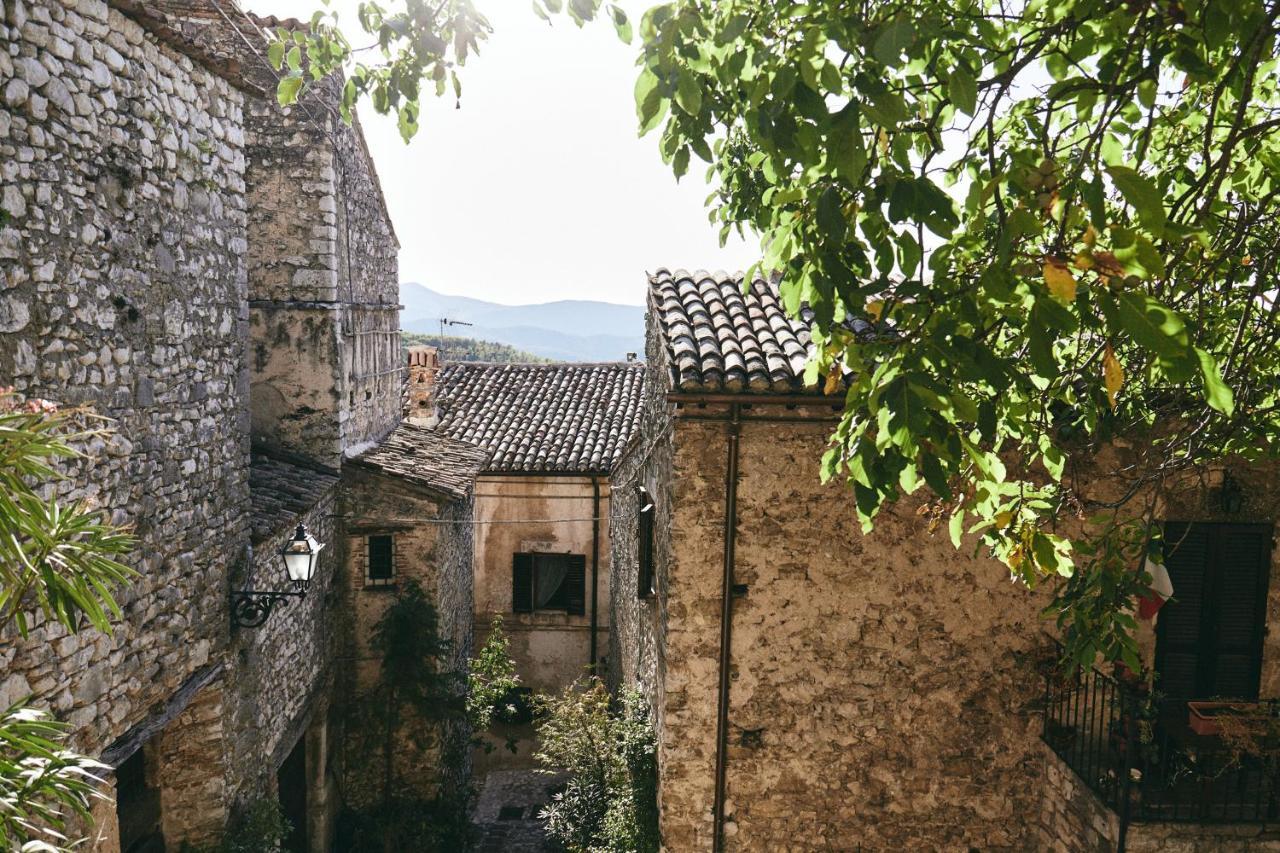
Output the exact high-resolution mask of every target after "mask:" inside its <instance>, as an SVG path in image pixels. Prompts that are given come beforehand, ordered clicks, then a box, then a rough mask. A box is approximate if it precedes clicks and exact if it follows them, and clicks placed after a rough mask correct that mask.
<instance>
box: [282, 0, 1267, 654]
mask: <svg viewBox="0 0 1280 853" xmlns="http://www.w3.org/2000/svg"><path fill="white" fill-rule="evenodd" d="M446 5H449V4H446ZM534 5H535V8H536V10H537V11H538V12H539V13H540V14H542V13H547V12H556V11H561V9H562V4H561V3H560V2H558V0H540V2H537V3H535V4H534ZM422 6H423V4H420V3H418V4H415V3H406V4H405V9H407V10H408V11H406V12H404V13H403V14H402V15H400V16H399V17H395V18H394V19H392V18H386V17H384V18H382V19H381V21H382V23H381V25H380V27H379V29H378V32H379V35H380V40H381V41H382V43H383V49H384V54H383V58H384V59H385V64H384V65H383V66H382V68H383V70H384V71H386V72H387V73H388V74H390V75H391V77H390V78H388V79H396V80H398V81H399V80H404V79H405V75H406V74H408V75H409V76H412V74H413V72H414V71H415V66H414V65H412V64H406V63H405V62H403V61H401V59H400V58H399V55H398V54H396V53H394V52H387V51H388V50H389V46H390V45H393V44H399V43H401V42H406V43H407V42H411V41H413V40H414V39H415V38H420V37H422V36H424V35H428V34H430V33H432V32H435V31H434V30H433V29H432V27H433V26H435V25H436V23H438V22H428V23H427V24H426V25H420V22H421V20H422V19H421V18H420V16H416V15H415V13H414V9H421V8H422ZM397 8H399V7H397ZM600 9H601V4H600V3H599V2H598V0H573V2H570V4H569V7H568V12H569V14H570V15H571V16H572V17H573V19H574V20H576V21H578V22H582V21H584V20H587V19H590V18H592V17H593V16H595V15H596V14H597V13H598V12H599V11H600ZM1278 17H1280V3H1277V2H1276V0H1215V2H1205V0H1130V2H1124V3H1113V2H1106V0H1062V2H1048V0H1031V2H1025V3H1019V4H1014V5H1009V4H1006V3H998V2H995V0H927V2H916V3H901V2H887V3H877V4H857V3H846V2H841V0H811V1H810V2H803V3H802V2H770V3H761V2H758V0H718V2H714V3H712V2H706V0H674V2H667V3H662V4H660V5H657V6H654V7H653V8H652V9H650V10H649V11H648V12H647V13H646V14H645V15H644V17H643V18H642V20H641V21H640V24H639V27H638V33H639V36H640V39H641V43H642V44H641V56H640V74H639V79H638V81H637V84H636V101H637V109H638V114H639V123H640V126H641V129H642V131H644V132H653V133H655V134H656V136H657V141H658V148H659V152H660V154H661V156H662V158H663V159H664V160H665V161H666V162H667V163H669V164H670V166H671V169H672V171H673V173H674V174H675V175H676V176H677V177H680V176H683V175H684V174H686V173H687V172H688V171H689V169H690V168H692V167H693V164H694V163H696V162H698V161H701V162H702V163H703V164H705V165H704V168H705V169H706V170H707V173H708V176H709V178H710V180H711V181H712V183H713V184H714V187H715V189H714V192H713V193H712V195H711V196H710V198H709V199H708V204H709V207H710V215H711V218H712V220H713V222H715V223H717V224H718V225H719V226H720V228H721V232H722V234H723V235H726V236H727V235H728V234H729V233H730V232H731V231H733V230H735V229H740V230H742V231H745V232H754V233H756V234H759V235H760V236H761V239H762V242H761V246H762V261H761V263H760V265H759V266H758V267H757V270H758V271H760V272H763V273H767V274H773V275H776V276H777V277H778V281H779V288H780V290H781V294H782V297H783V301H784V303H785V306H786V308H787V310H788V311H789V312H790V313H791V314H792V315H793V316H799V315H800V312H801V311H802V309H806V310H807V312H808V313H806V314H805V316H806V318H807V319H808V320H810V322H811V325H812V329H813V336H814V344H815V357H814V358H813V360H812V361H811V363H810V364H809V366H808V370H807V374H806V378H807V380H808V381H809V382H810V383H812V384H813V385H815V386H821V387H822V388H823V389H824V390H825V391H826V392H828V393H829V394H840V395H843V398H844V401H845V406H844V412H843V415H842V417H841V419H840V422H839V425H838V427H837V428H836V429H835V431H834V434H833V436H832V442H831V447H830V450H829V451H828V452H827V453H826V455H825V457H824V458H823V460H822V465H821V471H822V475H823V476H824V477H825V478H829V479H839V480H842V481H844V482H845V483H847V485H848V487H849V488H850V489H851V490H852V492H853V494H854V496H855V498H856V513H857V516H858V521H859V522H860V523H861V525H862V526H863V527H864V528H865V529H867V530H871V529H872V528H873V527H874V525H875V520H876V517H877V516H878V515H879V513H880V512H881V511H882V510H883V509H884V507H885V506H887V505H889V504H892V503H893V502H895V501H897V500H898V499H899V498H900V497H902V496H903V495H906V494H913V493H916V492H923V493H926V494H928V495H929V496H930V497H929V502H930V503H931V507H930V513H931V515H932V516H933V517H934V518H935V519H937V520H938V521H939V522H940V523H941V522H944V521H945V523H946V525H947V527H948V528H949V530H950V535H951V537H952V539H953V540H954V541H955V542H956V544H957V546H959V545H960V544H961V543H962V541H963V540H965V539H966V537H970V538H971V539H972V538H976V540H977V541H978V542H980V544H981V547H983V548H985V549H986V551H987V552H988V553H990V554H992V555H994V556H995V557H997V558H998V559H1000V560H1001V561H1003V562H1004V563H1005V564H1006V565H1007V566H1008V568H1009V570H1010V572H1011V573H1012V575H1013V576H1014V577H1015V578H1016V579H1018V580H1020V581H1022V582H1023V583H1025V584H1027V585H1028V586H1037V585H1039V584H1041V583H1044V582H1046V581H1052V582H1053V588H1054V590H1055V595H1054V598H1053V603H1052V605H1051V606H1050V607H1049V613H1050V614H1051V615H1053V616H1054V617H1055V618H1056V619H1057V620H1058V622H1059V624H1060V625H1061V627H1062V628H1063V629H1064V636H1065V639H1066V648H1067V651H1068V656H1069V657H1070V658H1071V659H1073V660H1075V661H1077V662H1081V663H1083V662H1086V661H1090V660H1092V659H1093V658H1094V657H1095V656H1096V655H1098V654H1102V655H1104V656H1106V657H1109V658H1123V659H1124V660H1125V661H1126V662H1127V663H1128V664H1129V665H1130V666H1134V665H1136V663H1137V661H1136V647H1135V643H1134V640H1133V638H1132V629H1133V627H1134V624H1133V620H1132V618H1131V617H1130V615H1129V614H1128V612H1127V611H1128V607H1129V605H1130V603H1131V602H1132V600H1133V597H1134V595H1135V594H1136V593H1137V592H1138V591H1139V590H1141V589H1143V588H1144V587H1145V586H1146V585H1147V584H1148V583H1149V582H1150V578H1149V576H1148V575H1147V574H1146V572H1145V570H1144V565H1145V558H1146V557H1147V556H1152V557H1154V558H1157V559H1158V558H1159V555H1160V553H1161V546H1160V542H1159V536H1160V528H1159V526H1158V524H1157V523H1156V517H1155V516H1156V508H1157V506H1158V505H1159V499H1160V497H1161V495H1162V493H1164V492H1165V491H1167V490H1168V489H1169V487H1170V484H1171V483H1174V482H1176V481H1178V480H1179V479H1180V478H1183V477H1185V476H1186V475H1187V474H1188V473H1189V472H1191V473H1195V472H1203V471H1204V469H1205V468H1206V466H1208V465H1210V464H1212V463H1214V462H1215V461H1216V460H1221V459H1224V458H1231V457H1238V458H1241V459H1244V460H1257V459H1259V458H1264V457H1266V458H1272V457H1274V456H1275V452H1276V439H1277V432H1278V430H1280V420H1278V419H1277V414H1278V413H1280V399H1278V398H1277V391H1276V388H1277V384H1278V383H1277V379H1280V376H1278V375H1277V374H1278V373H1280V358H1277V355H1276V353H1277V346H1276V344H1277V341H1278V340H1280V323H1278V322H1277V300H1276V295H1277V293H1276V286H1275V282H1276V269H1277V259H1278V256H1277V247H1280V239H1278V238H1280V222H1278V219H1277V213H1278V212H1280V211H1278V203H1277V199H1278V197H1280V184H1278V181H1280V91H1278V89H1277V86H1278V81H1280V75H1278V74H1277V18H1278ZM463 20H465V17H464V19H463ZM620 20H621V19H617V20H616V21H615V22H618V21H620ZM372 22H373V21H372V20H370V21H368V22H367V23H372ZM619 32H620V33H621V34H622V35H623V36H624V37H628V36H629V35H630V24H629V22H624V23H620V25H619ZM455 34H456V33H455ZM320 38H321V39H322V41H323V36H321V37H320ZM433 43H434V42H433ZM307 44H308V45H309V46H311V45H312V44H313V42H311V41H308V42H307ZM330 56H334V54H330ZM333 67H335V66H333V65H321V66H317V68H318V69H319V70H321V71H323V70H325V69H331V68H333ZM425 67H426V66H424V68H425ZM430 71H431V75H430V76H432V77H436V76H438V74H439V72H438V71H436V70H435V66H431V67H430ZM397 75H398V76H397ZM365 76H366V77H367V73H365ZM361 91H362V89H361V88H360V86H359V85H357V86H356V87H355V88H354V89H352V88H351V87H350V86H349V87H348V93H349V94H350V96H351V97H352V98H354V97H356V96H358V95H359V94H360V92H361ZM404 91H405V90H404V89H403V88H402V89H401V92H402V94H403V93H404ZM408 91H409V92H411V93H414V92H416V90H415V89H413V87H412V86H410V87H409V88H408ZM282 94H287V92H284V91H282ZM406 97H407V96H406ZM375 106H376V107H378V108H379V109H399V110H400V111H401V115H402V128H403V127H404V115H403V113H404V110H405V109H406V108H407V107H408V102H406V101H403V100H401V101H397V100H396V99H394V98H391V97H386V98H381V99H377V98H375ZM411 118H412V119H413V121H415V122H416V108H414V109H413V110H411ZM407 135H408V134H406V136H407ZM1106 445H1112V446H1117V445H1120V446H1132V447H1133V448H1134V450H1133V451H1132V452H1128V453H1125V454H1123V455H1122V456H1121V457H1119V461H1116V462H1103V461H1099V460H1100V457H1099V453H1098V452H1099V450H1100V449H1102V448H1103V447H1104V446H1106ZM1107 480H1110V481H1111V483H1109V484H1108V485H1109V486H1110V488H1109V490H1108V494H1107V495H1105V496H1102V495H1099V494H1097V493H1095V492H1091V491H1090V490H1089V489H1087V488H1085V487H1084V484H1086V483H1098V482H1100V481H1107Z"/></svg>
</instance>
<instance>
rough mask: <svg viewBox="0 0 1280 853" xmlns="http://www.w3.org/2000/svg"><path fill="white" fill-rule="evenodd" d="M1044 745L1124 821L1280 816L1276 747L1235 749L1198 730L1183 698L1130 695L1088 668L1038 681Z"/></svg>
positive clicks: (1239, 820) (1249, 820)
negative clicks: (1041, 693) (1042, 691)
mask: <svg viewBox="0 0 1280 853" xmlns="http://www.w3.org/2000/svg"><path fill="white" fill-rule="evenodd" d="M1041 736H1042V737H1043V739H1044V741H1045V743H1046V744H1047V745H1048V746H1049V748H1050V749H1051V750H1052V751H1053V752H1054V753H1055V754H1056V755H1057V756H1058V758H1060V759H1061V760H1062V762H1063V763H1065V764H1066V765H1067V766H1068V767H1069V768H1070V769H1071V770H1072V771H1073V772H1074V773H1075V775H1076V776H1078V777H1079V778H1080V780H1081V781H1082V782H1083V784H1084V785H1086V786H1087V787H1088V788H1089V789H1090V790H1091V791H1092V792H1093V793H1094V794H1095V795H1096V796H1097V798H1098V799H1099V800H1100V801H1101V802H1102V803H1103V804H1104V805H1105V806H1106V807H1107V808H1109V809H1111V810H1112V811H1113V812H1115V814H1116V815H1118V816H1119V820H1120V826H1121V828H1122V829H1121V835H1122V836H1123V833H1124V829H1123V828H1124V827H1127V826H1128V824H1130V823H1157V822H1162V823H1196V824H1226V823H1230V824H1261V823H1268V822H1275V821H1277V819H1280V790H1278V789H1280V746H1278V747H1277V748H1275V749H1270V748H1267V749H1262V750H1260V751H1257V752H1252V751H1242V750H1241V749H1240V748H1239V746H1238V741H1234V742H1233V741H1231V740H1229V739H1227V738H1224V737H1221V736H1213V735H1201V734H1197V733H1196V732H1194V731H1193V730H1192V729H1191V727H1190V726H1189V724H1188V711H1187V702H1186V700H1185V699H1183V700H1171V699H1163V698H1162V699H1160V700H1159V701H1156V700H1153V699H1152V698H1151V697H1149V696H1146V695H1143V694H1141V693H1140V692H1138V691H1137V690H1136V689H1135V688H1134V687H1133V686H1130V685H1129V684H1126V683H1122V682H1120V681H1118V680H1117V679H1115V678H1113V677H1111V676H1109V675H1106V674H1105V673H1103V672H1100V671H1098V670H1096V669H1091V670H1088V671H1081V672H1079V673H1077V674H1076V675H1075V676H1067V677H1063V676H1061V675H1058V674H1051V675H1050V676H1049V677H1048V678H1047V679H1046V682H1045V716H1044V726H1043V729H1042V732H1041Z"/></svg>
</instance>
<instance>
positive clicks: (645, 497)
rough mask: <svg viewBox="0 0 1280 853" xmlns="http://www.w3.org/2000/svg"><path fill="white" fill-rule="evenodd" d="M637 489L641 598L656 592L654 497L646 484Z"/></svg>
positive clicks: (637, 532) (639, 591)
mask: <svg viewBox="0 0 1280 853" xmlns="http://www.w3.org/2000/svg"><path fill="white" fill-rule="evenodd" d="M636 491H637V500H636V506H637V507H638V516H639V517H638V520H637V525H636V528H637V529H636V539H637V542H638V544H639V555H638V556H639V560H638V565H639V569H638V575H639V577H638V581H639V587H638V588H637V590H636V592H637V593H638V594H639V596H640V597H641V598H648V597H649V596H651V595H653V594H654V592H655V590H654V588H653V518H654V509H653V499H652V498H651V497H650V495H649V490H648V489H646V488H645V487H644V486H640V487H638V488H637V490H636Z"/></svg>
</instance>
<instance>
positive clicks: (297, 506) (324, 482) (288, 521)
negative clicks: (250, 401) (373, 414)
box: [249, 453, 338, 542]
mask: <svg viewBox="0 0 1280 853" xmlns="http://www.w3.org/2000/svg"><path fill="white" fill-rule="evenodd" d="M337 484H338V475H337V474H336V473H335V472H333V471H327V470H320V469H317V468H309V467H304V466H301V465H295V464H293V463H292V462H285V461H284V460H283V459H276V458H274V457H271V456H266V455H264V454H261V453H254V454H253V458H252V460H251V461H250V465H249V527H250V534H251V538H252V539H253V541H254V542H261V541H263V540H265V539H270V538H271V537H272V536H273V535H274V534H276V533H279V532H281V531H284V530H292V529H293V526H294V525H295V524H296V523H297V522H298V519H299V518H300V517H301V516H303V515H305V514H306V513H307V512H308V511H309V510H311V508H312V507H314V506H315V505H316V504H318V503H320V501H322V500H324V498H325V497H326V496H327V495H328V494H329V492H331V491H332V490H333V488H334V487H335V486H336V485H337Z"/></svg>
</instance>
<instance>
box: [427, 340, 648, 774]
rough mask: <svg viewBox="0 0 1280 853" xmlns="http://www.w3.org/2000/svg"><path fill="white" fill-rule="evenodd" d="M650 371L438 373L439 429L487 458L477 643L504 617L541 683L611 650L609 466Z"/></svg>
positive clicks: (556, 368) (452, 368) (481, 485)
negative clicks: (488, 455) (485, 453)
mask: <svg viewBox="0 0 1280 853" xmlns="http://www.w3.org/2000/svg"><path fill="white" fill-rule="evenodd" d="M643 376H644V373H643V369H642V367H641V366H640V365H638V364H627V363H623V364H479V363H459V364H447V365H445V366H444V367H443V368H442V369H441V372H440V375H439V381H438V384H437V387H436V389H435V398H434V400H435V406H434V417H435V418H436V419H437V420H438V425H437V426H436V429H437V430H438V431H440V432H443V433H445V434H447V435H450V436H452V437H454V438H455V439H459V440H461V441H465V442H468V443H471V444H473V445H476V446H479V447H483V448H485V449H486V450H488V451H489V452H490V453H491V458H490V460H489V462H488V463H487V464H486V465H485V467H484V470H482V471H481V472H480V476H479V477H478V478H477V480H476V490H475V521H476V543H475V562H474V571H475V630H476V632H477V644H478V643H481V642H483V640H484V635H485V634H486V633H487V631H488V630H489V626H490V625H491V623H492V621H493V619H494V617H495V616H501V617H502V618H503V623H504V630H505V631H506V633H507V635H508V637H509V639H510V642H511V653H512V657H513V658H514V660H515V661H516V664H517V669H518V673H519V675H520V677H521V680H522V681H523V682H524V684H525V685H526V686H528V687H530V688H532V689H534V690H537V691H542V692H548V691H557V690H560V689H563V688H564V687H565V686H566V685H568V684H570V683H572V682H573V681H574V679H576V678H578V677H579V676H581V675H583V674H584V673H585V672H586V671H587V670H588V668H589V667H591V666H592V664H593V662H596V661H599V660H601V659H603V658H604V657H605V655H606V654H607V650H608V647H609V588H610V569H609V545H608V543H609V530H608V516H609V509H608V507H609V503H610V500H611V495H612V488H611V485H610V473H611V471H612V469H613V464H614V461H615V460H616V459H617V458H618V457H619V456H620V455H621V454H622V452H623V450H624V449H625V448H626V447H627V445H628V443H629V442H630V441H631V439H632V436H633V434H634V432H635V418H636V415H637V414H638V412H639V408H640V394H641V387H642V384H643ZM410 384H411V385H412V382H411V383H410ZM522 752H523V750H522ZM525 757H527V756H525Z"/></svg>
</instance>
